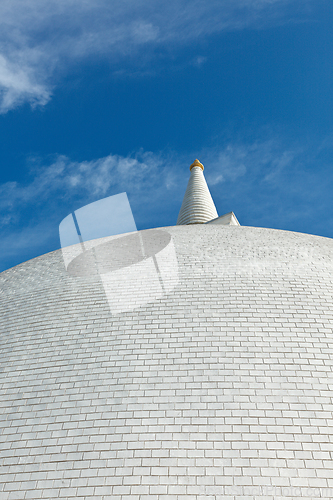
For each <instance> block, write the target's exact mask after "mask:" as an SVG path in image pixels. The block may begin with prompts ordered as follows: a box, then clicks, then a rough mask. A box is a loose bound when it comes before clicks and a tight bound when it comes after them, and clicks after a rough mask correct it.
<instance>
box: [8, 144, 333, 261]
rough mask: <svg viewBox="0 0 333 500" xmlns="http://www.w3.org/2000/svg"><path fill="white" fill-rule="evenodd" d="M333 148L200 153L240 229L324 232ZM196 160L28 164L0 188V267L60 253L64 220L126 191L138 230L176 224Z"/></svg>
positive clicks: (163, 156)
mask: <svg viewBox="0 0 333 500" xmlns="http://www.w3.org/2000/svg"><path fill="white" fill-rule="evenodd" d="M331 149H332V145H331V147H329V142H327V144H326V146H325V150H324V153H325V156H323V148H322V144H318V145H317V146H315V145H313V144H312V145H303V147H301V146H300V145H299V144H297V145H295V144H292V143H290V142H288V141H286V140H282V139H281V138H280V139H279V138H273V139H272V138H269V139H266V140H257V141H252V142H246V141H245V140H243V141H242V142H238V143H236V142H233V143H231V142H227V141H226V142H224V144H223V145H222V146H221V147H219V148H210V149H206V150H203V151H201V152H197V154H198V156H199V159H200V160H201V161H202V162H203V163H204V165H205V176H206V179H207V183H208V185H209V187H210V189H211V192H212V195H213V198H214V201H215V204H216V207H217V209H218V212H219V214H220V215H222V214H223V213H226V212H228V211H230V210H233V211H235V212H236V215H237V217H238V218H239V220H240V222H241V224H244V225H254V226H264V227H281V228H284V229H293V230H300V231H305V232H306V231H309V232H313V233H316V234H318V233H319V234H327V231H328V230H329V228H328V226H327V216H326V217H324V215H325V214H327V213H329V212H330V206H329V205H330V199H331V196H330V193H331V190H332V188H333V170H332V162H331V160H330V159H331ZM328 150H329V151H328ZM197 154H195V153H190V154H188V155H187V156H186V157H185V156H182V157H180V156H179V155H177V154H175V153H173V152H170V151H167V152H161V153H156V154H155V153H152V152H145V151H139V152H137V153H134V154H132V155H129V156H127V157H123V156H119V155H112V154H110V155H108V156H106V157H104V158H99V159H96V160H93V161H83V162H76V161H72V160H71V159H69V158H67V157H65V156H58V157H55V158H54V159H53V160H50V159H49V160H48V161H47V162H46V161H42V160H40V159H37V158H31V159H30V161H29V166H30V177H31V180H30V182H27V183H25V184H20V183H16V182H10V183H5V184H2V185H0V213H1V218H0V236H1V237H0V255H1V258H2V259H3V261H2V263H1V262H0V269H4V268H6V266H7V267H8V265H13V264H14V263H18V262H20V261H23V260H26V259H27V258H32V257H34V256H35V255H37V254H38V253H44V252H46V251H49V250H52V249H54V248H57V247H58V246H59V241H58V236H57V231H58V225H59V223H60V222H61V220H62V219H63V218H64V217H66V216H67V215H68V214H69V213H70V212H72V211H73V210H76V209H78V208H80V207H82V206H84V205H86V204H88V203H91V202H93V201H97V200H98V199H101V198H103V197H106V196H111V195H113V194H117V193H121V192H124V191H125V192H127V194H128V197H129V200H130V203H131V207H132V210H133V214H134V218H135V221H136V223H137V226H138V228H143V227H161V226H163V225H173V224H175V222H176V220H177V215H178V211H179V208H180V205H181V202H182V198H183V196H184V192H185V189H186V185H187V182H188V179H189V170H188V167H189V165H190V163H192V161H193V160H194V158H195V156H197ZM314 171H316V174H314ZM325 200H326V201H325ZM320 214H322V216H321V215H320ZM320 220H323V221H324V220H325V221H326V222H325V227H324V226H323V225H321V226H320ZM311 224H312V226H311ZM323 224H324V223H323ZM22 228H23V229H22ZM332 231H333V220H332ZM6 256H11V260H10V263H8V262H9V261H8V260H6ZM8 258H9V257H8Z"/></svg>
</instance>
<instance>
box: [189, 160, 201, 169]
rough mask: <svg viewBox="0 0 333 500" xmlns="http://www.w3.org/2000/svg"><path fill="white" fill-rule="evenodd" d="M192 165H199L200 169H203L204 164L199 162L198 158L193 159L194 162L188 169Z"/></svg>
mask: <svg viewBox="0 0 333 500" xmlns="http://www.w3.org/2000/svg"><path fill="white" fill-rule="evenodd" d="M193 167H200V168H201V170H202V171H203V170H204V166H203V164H202V163H200V161H199V160H194V162H193V163H192V165H191V166H190V170H192V168H193Z"/></svg>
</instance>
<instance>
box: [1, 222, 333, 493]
mask: <svg viewBox="0 0 333 500" xmlns="http://www.w3.org/2000/svg"><path fill="white" fill-rule="evenodd" d="M134 234H135V233H134ZM137 235H138V238H137V239H136V237H135V236H133V233H131V234H127V235H122V236H121V237H119V236H112V237H109V238H103V239H101V240H99V241H98V242H95V243H94V244H93V245H92V246H91V254H89V253H88V252H87V253H80V252H77V251H76V249H77V248H79V245H78V246H73V247H72V250H73V256H74V258H73V260H72V261H71V262H70V263H69V264H68V263H67V264H66V265H65V264H64V259H63V252H62V250H57V251H55V252H52V253H49V254H46V255H43V256H41V257H38V258H36V259H33V260H31V261H28V262H25V263H24V264H21V265H19V266H16V267H14V268H12V269H9V270H8V271H5V272H3V273H1V274H0V298H1V301H0V311H1V313H0V342H1V370H0V371H1V373H0V405H1V412H0V429H1V446H0V456H1V465H2V466H1V469H0V499H1V500H19V499H24V500H25V499H48V500H50V499H53V498H57V499H62V500H65V499H66V500H67V499H72V498H73V499H74V498H75V499H85V500H88V499H89V500H106V499H112V500H115V499H116V500H167V499H168V500H169V499H171V500H192V499H201V498H205V499H208V498H209V499H221V500H222V499H228V500H229V499H232V500H235V499H244V500H245V499H246V500H254V499H259V498H260V499H264V498H265V499H273V498H274V499H277V498H280V497H283V498H293V499H296V498H297V499H301V498H302V499H303V498H306V497H311V498H317V497H320V498H331V496H332V494H331V492H332V488H333V465H332V461H331V458H332V457H331V454H332V440H333V433H332V422H333V403H332V392H331V381H332V365H333V333H332V324H333V309H332V294H333V275H332V271H333V240H331V239H328V238H322V237H318V236H310V235H305V234H299V233H293V232H288V231H277V230H273V229H259V228H253V227H241V226H238V225H223V224H214V223H211V224H202V225H177V226H173V227H167V228H160V229H157V230H156V229H151V230H147V231H140V232H138V233H137ZM140 245H141V246H140ZM142 245H143V246H142ZM139 246H140V248H141V250H142V254H140V251H141V250H140V251H139ZM129 248H132V249H133V250H134V249H135V248H137V253H135V257H133V252H131V251H128V249H129ZM92 249H93V250H92ZM89 251H90V250H89ZM92 252H94V259H95V260H94V262H93V261H92ZM96 259H97V260H96ZM92 262H93V263H92ZM96 262H97V264H96ZM89 263H90V264H89ZM101 265H102V268H101ZM89 266H90V267H89ZM96 266H97V268H96ZM96 269H98V270H99V272H98V273H96V272H95V270H96ZM101 269H102V270H101ZM148 269H149V272H148V271H147V270H148ZM112 273H115V274H112ZM106 275H107V276H108V279H106V278H105V276H106ZM109 278H110V279H109ZM110 280H111V281H110ZM106 283H107V284H106ZM110 283H112V286H111V285H110ZM115 289H116V290H117V291H118V292H117V293H113V292H114V290H115ZM126 294H127V297H128V302H127V307H125V306H124V304H125V303H126ZM134 299H135V300H134Z"/></svg>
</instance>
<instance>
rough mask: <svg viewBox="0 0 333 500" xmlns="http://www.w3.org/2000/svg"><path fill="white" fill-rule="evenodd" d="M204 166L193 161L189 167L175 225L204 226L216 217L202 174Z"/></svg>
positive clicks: (197, 161)
mask: <svg viewBox="0 0 333 500" xmlns="http://www.w3.org/2000/svg"><path fill="white" fill-rule="evenodd" d="M203 170H204V166H203V165H202V163H200V161H199V160H195V162H194V163H192V165H191V166H190V171H191V177H190V179H189V181H188V184H187V188H186V191H185V195H184V199H183V203H182V206H181V208H180V212H179V215H178V220H177V225H186V224H204V223H205V222H208V221H210V220H212V219H216V217H218V213H217V211H216V208H215V205H214V202H213V199H212V196H211V194H210V192H209V189H208V186H207V183H206V180H205V177H204V174H203Z"/></svg>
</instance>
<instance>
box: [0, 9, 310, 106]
mask: <svg viewBox="0 0 333 500" xmlns="http://www.w3.org/2000/svg"><path fill="white" fill-rule="evenodd" d="M313 4H314V0H302V2H301V3H300V0H218V1H217V0H212V1H210V2H207V1H206V0H196V1H195V2H193V1H191V2H189V1H188V0H170V1H169V2H166V1H165V0H163V1H162V0H160V1H157V2H156V1H155V0H154V1H153V0H137V1H136V2H132V1H131V0H114V1H113V2H112V3H111V4H110V2H108V1H107V0H85V1H84V2H82V0H48V1H47V2H45V0H3V1H2V2H1V4H0V112H1V113H6V112H7V111H9V110H10V109H13V108H15V107H17V106H19V105H20V104H22V103H24V102H29V103H30V104H31V105H32V106H37V105H40V106H44V105H45V104H47V102H48V101H49V100H50V98H51V96H52V92H53V90H54V88H55V86H56V82H57V81H59V79H60V78H61V75H64V74H66V73H67V72H68V71H69V70H70V67H71V66H72V64H73V61H75V62H79V63H80V61H83V60H89V59H91V58H94V59H96V58H98V57H103V58H107V60H108V61H109V62H110V64H111V66H112V65H116V64H117V65H118V66H117V67H116V68H115V71H118V72H119V71H120V72H121V71H124V70H125V71H126V69H128V64H129V61H133V59H134V56H135V55H137V54H142V55H143V54H144V55H145V57H144V60H145V61H147V60H148V61H149V60H150V59H151V58H153V57H154V48H156V47H166V46H172V47H173V48H174V50H176V49H177V47H179V46H181V45H183V44H187V43H189V42H191V41H192V40H198V39H200V38H202V37H205V36H209V35H211V34H213V33H218V32H221V31H223V30H239V29H242V28H245V27H249V26H253V27H263V26H265V25H269V24H272V23H274V22H283V21H290V19H293V18H295V19H296V18H297V16H298V15H299V12H298V13H297V15H295V12H296V10H297V9H296V10H295V12H294V11H293V6H297V5H298V6H299V5H302V7H301V9H300V11H301V12H302V13H304V12H306V9H307V7H308V6H310V5H313ZM135 59H136V61H137V60H138V59H141V58H137V57H136V58H135ZM202 62H204V59H202V58H201V59H200V58H198V60H197V64H202ZM119 65H120V67H119Z"/></svg>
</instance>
